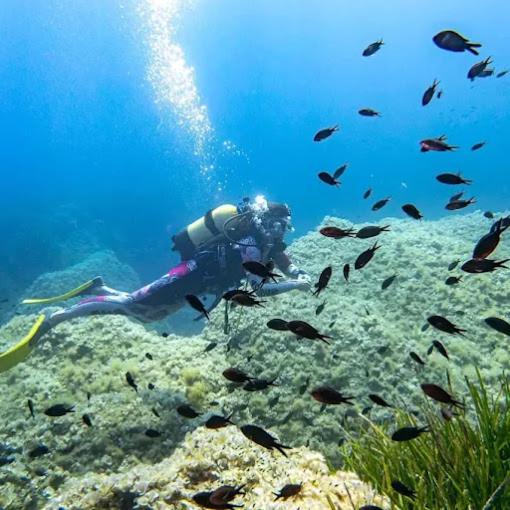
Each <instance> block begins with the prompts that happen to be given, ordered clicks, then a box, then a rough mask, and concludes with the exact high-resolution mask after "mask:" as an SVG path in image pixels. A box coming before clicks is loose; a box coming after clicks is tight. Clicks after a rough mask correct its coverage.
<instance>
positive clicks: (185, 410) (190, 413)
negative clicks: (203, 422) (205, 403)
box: [176, 404, 200, 419]
mask: <svg viewBox="0 0 510 510" xmlns="http://www.w3.org/2000/svg"><path fill="white" fill-rule="evenodd" d="M176 411H177V412H178V413H179V414H180V415H181V416H183V417H184V418H189V419H193V418H198V417H199V416H200V413H197V411H195V410H194V409H193V408H192V407H191V406H190V405H189V404H181V405H180V406H177V408H176Z"/></svg>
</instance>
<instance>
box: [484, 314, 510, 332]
mask: <svg viewBox="0 0 510 510" xmlns="http://www.w3.org/2000/svg"><path fill="white" fill-rule="evenodd" d="M484 321H485V324H487V326H489V327H491V328H492V329H494V330H496V331H497V332H499V333H503V335H506V336H510V324H509V323H508V322H507V321H505V320H504V319H500V318H499V317H487V318H486V319H484Z"/></svg>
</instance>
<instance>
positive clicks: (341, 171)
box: [333, 163, 349, 179]
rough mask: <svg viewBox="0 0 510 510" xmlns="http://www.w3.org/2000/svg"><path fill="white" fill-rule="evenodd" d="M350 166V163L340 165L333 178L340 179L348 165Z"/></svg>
mask: <svg viewBox="0 0 510 510" xmlns="http://www.w3.org/2000/svg"><path fill="white" fill-rule="evenodd" d="M348 166H349V164H348V163H345V164H343V165H342V166H339V167H338V168H337V169H336V170H335V172H334V173H333V178H334V179H338V178H339V177H341V176H342V175H343V173H344V172H345V171H346V170H347V167H348Z"/></svg>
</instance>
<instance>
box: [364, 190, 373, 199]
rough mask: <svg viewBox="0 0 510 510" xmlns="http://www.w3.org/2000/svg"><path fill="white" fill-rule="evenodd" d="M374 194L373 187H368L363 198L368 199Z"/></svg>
mask: <svg viewBox="0 0 510 510" xmlns="http://www.w3.org/2000/svg"><path fill="white" fill-rule="evenodd" d="M371 194H372V188H368V189H367V190H366V191H365V193H363V198H364V199H365V200H366V199H367V198H368V197H369V196H370V195H371Z"/></svg>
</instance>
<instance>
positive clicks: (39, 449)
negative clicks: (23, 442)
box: [28, 444, 50, 459]
mask: <svg viewBox="0 0 510 510" xmlns="http://www.w3.org/2000/svg"><path fill="white" fill-rule="evenodd" d="M48 453H50V449H49V448H48V447H47V446H46V445H44V444H40V445H37V446H36V447H35V448H33V449H32V450H30V451H29V452H28V456H29V457H30V458H31V459H37V457H42V456H43V455H47V454H48Z"/></svg>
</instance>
